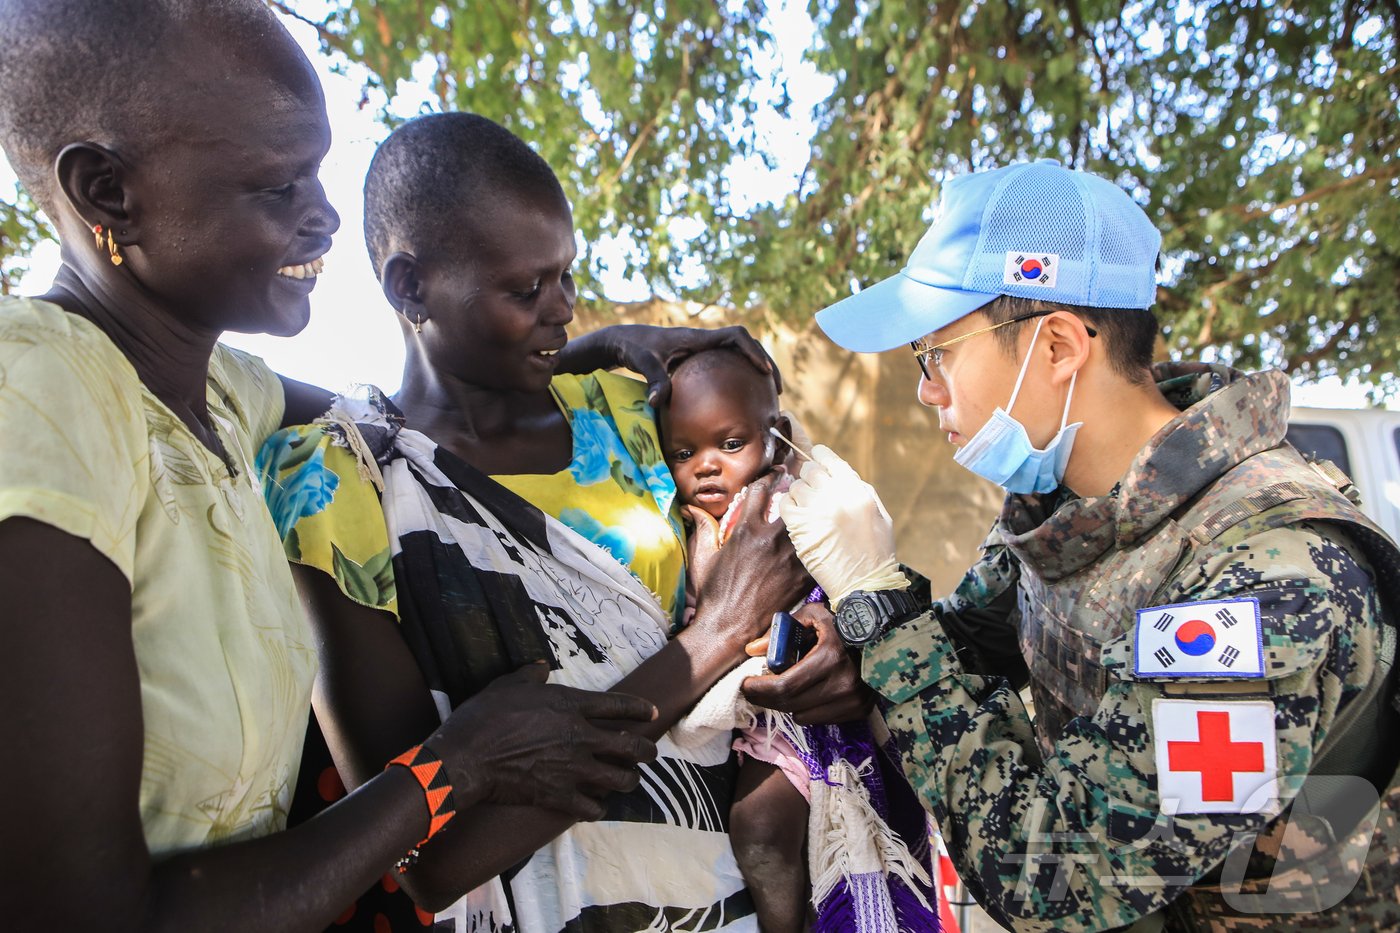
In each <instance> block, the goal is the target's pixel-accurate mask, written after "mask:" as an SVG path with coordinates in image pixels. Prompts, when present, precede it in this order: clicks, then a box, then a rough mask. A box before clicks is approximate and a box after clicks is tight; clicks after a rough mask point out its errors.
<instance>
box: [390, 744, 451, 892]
mask: <svg viewBox="0 0 1400 933" xmlns="http://www.w3.org/2000/svg"><path fill="white" fill-rule="evenodd" d="M395 765H401V766H402V767H405V768H407V769H408V770H409V773H410V774H412V775H413V777H414V778H415V779H416V780H417V781H418V783H419V785H420V786H422V788H423V797H424V799H425V800H426V801H427V804H428V835H426V836H424V837H423V839H422V840H421V841H420V842H419V843H418V845H417V846H414V847H413V848H412V849H410V850H409V852H408V855H406V856H404V857H403V858H401V859H399V861H398V864H397V865H396V866H395V867H396V868H398V870H399V871H400V872H401V873H402V872H403V871H405V870H406V869H407V868H408V866H409V865H412V864H413V862H414V861H415V860H416V859H417V858H418V847H419V846H421V845H423V843H425V842H427V841H428V840H429V839H431V838H433V837H434V836H436V835H437V834H438V833H440V832H442V830H443V827H445V826H446V825H447V824H448V823H450V822H452V818H453V817H454V816H456V815H457V804H456V802H455V801H454V800H453V799H452V782H451V781H450V780H448V778H447V769H446V768H444V767H443V765H442V759H440V758H438V756H437V755H435V754H433V751H432V749H430V748H428V747H427V746H426V745H415V746H414V747H413V748H410V749H409V750H408V751H406V752H404V753H403V754H402V755H400V756H399V757H397V758H395V759H394V760H393V761H391V762H389V763H388V764H387V765H385V766H384V770H385V771H388V770H389V769H390V768H392V767H394V766H395Z"/></svg>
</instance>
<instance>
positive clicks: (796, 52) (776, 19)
mask: <svg viewBox="0 0 1400 933" xmlns="http://www.w3.org/2000/svg"><path fill="white" fill-rule="evenodd" d="M322 5H323V0H304V2H302V3H299V4H298V7H299V8H300V9H301V10H303V11H304V12H305V13H306V14H307V15H308V16H312V17H314V16H316V14H317V10H318V8H319V7H321V6H322ZM804 6H805V5H804V4H803V3H801V2H800V0H784V2H781V3H775V4H772V5H771V6H770V16H771V18H772V20H773V22H772V24H771V25H772V29H771V33H772V35H774V36H775V38H776V50H775V54H774V55H773V57H772V58H771V60H770V61H769V62H767V64H768V66H769V67H771V68H772V69H773V71H774V73H775V75H776V74H786V75H787V76H788V77H789V79H790V80H789V84H788V87H789V90H790V91H791V93H792V94H793V96H794V100H793V104H792V107H791V110H790V112H791V114H793V116H792V117H791V118H789V119H787V120H784V119H780V118H779V117H777V115H776V114H770V115H769V118H768V119H766V120H765V121H764V124H763V125H762V126H761V135H762V137H763V138H764V140H765V142H766V144H767V145H768V147H769V148H770V151H771V152H772V153H774V155H775V156H776V166H775V167H774V168H772V169H769V168H767V167H765V166H764V165H763V164H762V162H761V161H760V159H759V158H758V157H757V156H754V157H753V158H752V159H750V160H748V161H747V162H745V163H742V164H740V165H738V166H736V167H735V168H734V169H733V170H732V172H731V182H732V185H733V190H734V192H735V195H736V201H737V206H741V207H742V206H743V205H744V204H752V203H754V202H757V201H761V200H768V199H770V198H773V197H782V196H784V195H786V194H787V193H788V192H789V191H791V190H793V189H794V188H795V187H796V179H797V173H798V172H800V171H801V168H802V166H803V164H804V163H805V162H806V159H807V141H808V140H809V139H810V138H811V134H812V130H813V123H812V121H811V119H810V117H809V114H810V112H811V108H812V107H813V106H814V105H816V104H817V103H818V102H819V101H820V100H821V98H822V97H823V96H824V94H825V93H826V89H825V86H824V85H823V82H822V81H821V80H819V79H817V78H816V76H815V74H814V72H813V70H812V68H811V66H810V65H808V64H807V63H804V62H803V61H802V50H803V48H805V47H806V45H807V42H808V39H809V37H810V35H811V29H812V25H811V21H810V19H808V18H807V14H806V12H805V9H804ZM286 22H287V26H288V28H289V29H291V31H292V33H293V35H295V36H296V37H297V39H298V41H300V42H301V44H302V47H303V48H304V49H305V50H306V53H307V55H308V56H309V57H310V58H311V60H312V62H313V63H314V64H315V65H316V67H317V70H318V71H319V72H320V75H321V82H322V85H323V86H324V88H325V92H326V108H327V111H328V113H329V117H330V124H331V130H332V134H333V137H334V140H333V143H332V145H331V151H330V153H329V155H328V156H327V157H326V160H325V162H324V163H323V165H322V168H321V180H322V182H323V183H324V185H325V188H326V195H327V197H328V198H329V199H330V201H331V203H332V204H333V205H334V206H335V208H336V210H337V211H339V213H340V217H341V228H340V232H339V233H338V234H337V235H336V237H335V244H334V246H333V247H332V249H331V251H330V253H329V254H328V255H327V257H326V268H325V271H324V272H323V273H322V274H321V276H320V277H319V281H318V282H317V284H316V289H315V291H314V292H313V293H312V296H311V310H312V314H311V323H310V325H309V326H308V327H307V328H306V330H305V331H303V332H302V333H301V334H299V335H298V336H296V337H293V338H290V339H287V338H277V337H268V336H265V335H245V334H228V335H227V336H226V337H225V340H226V342H227V343H229V344H232V345H233V346H236V347H240V348H243V349H246V350H249V351H251V352H253V353H256V354H258V355H259V356H261V357H263V358H264V359H265V360H266V361H267V362H268V364H269V365H271V366H272V367H273V368H274V369H276V370H278V371H279V372H282V373H285V374H287V375H289V376H292V377H294V378H297V379H302V380H305V381H307V382H311V383H314V384H316V385H321V386H325V387H326V388H329V389H337V390H338V389H343V388H345V387H347V386H348V385H350V384H352V383H354V382H370V383H374V384H376V385H378V386H380V387H382V388H384V389H386V390H388V391H393V390H395V389H396V388H397V387H398V385H399V380H400V371H401V369H402V367H403V344H402V341H401V340H400V338H399V331H398V327H397V325H395V323H394V321H393V311H392V309H391V308H390V307H389V305H388V304H387V302H385V300H384V298H383V295H382V293H381V291H380V289H379V283H378V282H377V281H376V279H375V277H374V273H373V271H372V270H371V268H370V263H369V256H368V254H367V253H366V252H365V246H364V240H363V237H362V236H361V229H362V222H363V213H362V210H361V195H360V189H361V184H362V182H363V180H364V176H365V172H366V170H367V169H368V167H369V161H370V157H371V156H372V155H373V154H374V149H375V146H376V145H377V144H378V142H379V141H380V140H381V139H383V138H384V136H386V135H387V133H388V130H387V129H386V128H385V127H384V126H383V125H382V124H380V123H378V122H377V121H376V120H375V113H376V112H377V110H378V109H379V106H380V104H381V103H382V100H381V99H373V98H372V99H371V100H370V102H369V104H368V105H366V106H364V107H363V108H362V107H361V106H360V100H361V95H362V88H363V84H362V81H361V77H362V76H363V71H362V70H361V69H359V68H358V67H356V66H353V65H351V66H348V67H345V68H343V69H342V70H344V71H345V72H346V73H345V74H336V73H335V72H333V71H332V69H331V62H330V60H329V59H328V58H327V57H325V56H323V55H321V53H320V52H319V50H318V48H317V45H316V37H315V32H314V30H313V29H312V28H311V27H309V26H307V25H305V24H302V23H298V22H295V21H292V20H286ZM760 64H764V63H760ZM429 100H430V98H429V95H428V92H427V90H426V86H425V85H424V84H422V83H416V82H415V83H413V84H406V85H402V86H400V88H399V93H398V94H397V96H396V97H395V99H394V105H393V110H394V112H395V113H397V114H400V115H403V116H409V115H412V114H414V113H416V112H418V111H419V109H420V107H421V106H422V105H424V104H425V103H427V102H428V101H429ZM13 183H14V178H13V175H12V173H11V172H10V169H9V166H8V164H6V163H5V162H3V161H0V188H8V187H9V186H11V185H12V184H13ZM911 246H912V244H911ZM617 265H619V264H616V263H615V264H614V266H615V267H616V266H617ZM57 266H58V246H57V244H55V243H44V244H42V245H41V246H40V247H39V248H38V249H37V250H36V251H35V253H34V255H33V256H32V257H31V258H30V263H29V270H28V272H27V274H26V275H25V276H24V278H23V279H22V280H21V283H20V293H21V294H39V293H42V292H44V291H46V290H47V288H48V284H49V282H50V281H51V280H52V278H53V274H54V271H55V269H56V268H57ZM602 284H603V287H604V290H605V292H606V294H607V295H608V296H609V297H611V298H613V299H615V300H619V301H625V300H636V299H638V298H641V297H645V295H646V293H647V290H646V288H645V285H644V283H640V282H627V281H623V280H621V279H616V278H614V279H613V280H611V281H610V280H608V279H606V278H605V279H604V280H603V282H602ZM911 401H912V399H911ZM1294 404H1296V405H1309V406H1317V407H1333V408H1360V407H1366V399H1365V387H1364V386H1359V385H1350V386H1343V385H1341V384H1340V383H1338V382H1337V381H1336V380H1331V381H1330V382H1324V383H1322V384H1319V385H1312V386H1297V387H1295V390H1294Z"/></svg>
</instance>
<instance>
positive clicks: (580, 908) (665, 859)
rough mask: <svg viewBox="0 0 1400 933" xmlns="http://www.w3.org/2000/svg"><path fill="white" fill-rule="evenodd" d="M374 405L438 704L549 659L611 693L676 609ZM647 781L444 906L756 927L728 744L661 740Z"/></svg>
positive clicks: (464, 921)
mask: <svg viewBox="0 0 1400 933" xmlns="http://www.w3.org/2000/svg"><path fill="white" fill-rule="evenodd" d="M385 414H386V413H385V411H384V410H383V408H382V407H378V406H375V405H373V404H370V405H367V406H363V407H361V406H356V407H355V409H354V410H352V411H346V410H342V411H340V412H337V413H336V416H337V420H342V423H343V421H354V422H356V424H357V426H358V427H360V434H361V436H362V437H363V438H364V439H365V441H366V442H367V443H368V445H369V448H370V450H369V451H367V452H370V453H373V455H374V457H375V459H376V461H377V462H378V464H379V468H380V471H381V472H382V474H383V480H384V489H383V496H382V501H383V506H384V512H385V517H386V520H387V524H388V530H389V537H390V547H391V549H392V552H393V561H394V575H395V578H396V580H397V589H398V595H399V613H400V620H401V623H402V625H403V629H404V636H405V638H406V639H407V640H408V642H409V645H410V647H411V648H412V649H413V652H414V654H415V656H416V657H417V660H418V662H419V664H420V666H421V667H422V668H423V671H424V674H425V676H426V678H427V680H428V684H429V686H430V688H431V689H432V690H433V696H434V699H435V701H436V702H437V705H438V710H439V712H440V713H443V714H445V713H446V712H447V711H448V710H450V709H451V708H452V707H453V706H454V705H456V704H458V703H460V702H462V701H463V700H464V699H466V698H467V697H468V696H470V695H471V694H472V693H474V692H475V691H477V690H479V689H481V688H482V687H483V686H485V684H487V683H489V682H490V681H491V680H492V679H493V678H495V677H497V676H499V675H500V674H502V673H504V672H506V671H509V670H513V669H515V668H517V667H519V666H520V665H522V664H526V663H529V662H531V661H537V660H545V661H547V662H548V663H549V665H550V668H551V673H550V677H549V679H550V681H551V682H553V683H561V684H566V685H569V686H573V687H579V688H584V689H591V690H602V689H607V688H609V687H611V686H613V685H614V684H616V683H617V682H618V681H619V680H621V679H622V678H623V677H624V676H625V675H627V674H628V673H629V672H630V671H632V670H633V669H634V668H636V667H637V666H638V665H639V664H641V663H642V662H643V661H644V660H646V659H647V658H648V657H650V656H651V655H652V654H654V653H655V652H656V651H658V650H659V649H660V648H661V647H662V646H663V645H664V644H665V643H666V640H667V637H668V632H669V629H670V618H669V617H668V616H667V615H666V614H665V613H663V611H662V609H661V606H660V605H659V604H658V603H657V600H656V598H655V597H654V596H653V595H652V594H651V593H650V592H649V591H648V590H647V589H646V587H644V586H643V585H642V584H641V583H639V582H638V581H637V579H636V578H635V577H633V576H632V574H630V573H629V572H628V571H627V570H626V568H624V567H623V566H622V565H621V564H619V563H618V562H617V561H616V560H614V559H613V558H612V557H611V556H610V555H608V554H607V552H605V551H604V550H602V549H601V548H599V547H598V546H597V545H595V544H593V543H592V542H590V541H588V540H587V539H585V538H583V537H581V536H580V535H578V534H577V533H575V532H574V531H572V530H570V529H569V528H568V527H566V526H565V525H563V524H562V523H560V522H558V521H557V520H555V519H554V518H552V517H551V516H549V515H547V514H546V513H544V512H542V511H541V510H539V509H537V508H535V507H534V506H533V505H531V504H530V503H528V502H526V501H525V500H524V499H521V498H520V497H519V496H517V495H515V494H514V493H513V492H511V491H509V490H507V489H506V488H505V487H503V486H501V485H500V484H498V483H496V482H494V481H493V480H491V479H490V477H488V476H486V475H484V474H482V473H481V472H479V471H477V470H476V469H475V468H473V467H471V466H470V465H468V464H467V463H465V462H463V461H462V460H460V459H459V458H457V457H456V456H454V455H453V454H452V453H450V452H449V451H447V450H445V449H443V448H440V447H438V446H437V445H436V444H435V443H433V441H432V440H430V439H429V438H427V437H426V436H424V435H422V434H420V433H418V432H415V431H410V430H403V429H401V428H400V427H399V425H398V423H396V422H397V419H394V418H392V416H390V417H387V418H386V417H385ZM658 745H659V747H660V755H659V757H658V758H657V760H656V761H655V762H653V763H651V764H648V765H646V766H644V769H643V776H642V782H641V784H640V786H639V787H638V788H637V790H635V791H633V792H632V793H630V794H627V795H615V796H614V797H613V798H612V801H611V803H610V807H609V811H608V813H607V815H606V817H605V818H604V819H602V820H600V821H598V822H593V823H580V824H576V825H575V826H574V827H573V828H571V829H570V830H568V831H567V832H565V833H564V834H563V835H562V836H560V837H559V838H557V839H555V840H554V841H553V842H551V843H550V844H549V845H547V846H545V847H544V848H543V849H540V850H539V851H537V852H536V853H535V854H534V855H533V856H532V857H531V858H530V859H529V860H527V861H526V862H525V863H524V864H522V865H520V866H518V867H517V868H516V869H515V870H513V871H512V872H510V873H508V874H506V875H502V876H501V877H498V878H496V879H494V880H493V881H491V882H490V883H488V884H486V885H483V886H482V887H480V888H478V889H476V890H475V891H472V892H470V893H469V894H468V895H466V896H465V897H464V898H462V899H461V900H460V901H458V902H457V903H456V904H455V905H453V906H452V907H451V908H449V909H448V910H446V911H444V912H442V913H440V914H438V916H437V927H438V928H439V929H452V930H457V931H463V933H467V931H470V933H475V931H520V933H556V931H580V933H583V931H587V933H593V931H608V933H624V931H625V933H635V931H643V930H647V931H651V930H655V931H740V930H744V931H752V930H756V929H757V923H756V920H755V918H754V915H753V905H752V901H751V899H750V897H749V894H748V892H747V891H746V890H745V888H744V882H743V879H742V877H741V876H740V874H739V869H738V866H737V865H736V863H735V861H734V855H733V853H732V851H731V849H730V844H729V837H728V834H727V827H728V820H729V805H730V802H731V799H732V797H733V784H734V778H735V775H736V768H735V766H734V762H733V757H732V753H731V751H730V736H729V735H727V734H723V735H717V736H716V737H715V739H714V740H713V741H710V742H708V743H706V744H705V745H703V746H701V747H698V748H697V747H694V746H687V747H686V748H681V747H680V746H678V745H676V744H674V743H672V742H671V741H670V740H669V739H668V738H666V737H663V738H662V740H661V741H660V742H659V743H658Z"/></svg>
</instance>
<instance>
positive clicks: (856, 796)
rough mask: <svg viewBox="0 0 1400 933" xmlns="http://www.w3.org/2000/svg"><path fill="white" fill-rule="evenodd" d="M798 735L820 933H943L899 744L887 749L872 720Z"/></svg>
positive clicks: (924, 831) (925, 838)
mask: <svg viewBox="0 0 1400 933" xmlns="http://www.w3.org/2000/svg"><path fill="white" fill-rule="evenodd" d="M783 731H784V734H788V732H787V730H786V729H784V730H783ZM797 731H798V732H799V733H800V738H799V737H798V736H794V735H790V734H789V735H788V738H789V740H791V741H792V742H793V745H794V747H795V748H796V749H797V753H798V756H799V757H800V758H801V759H802V762H803V763H804V764H805V765H806V766H807V770H808V773H809V775H810V777H811V779H812V782H813V783H812V801H811V802H812V816H811V818H810V821H809V823H808V827H809V838H808V847H809V853H810V854H809V859H808V863H809V866H810V868H811V883H812V893H813V900H814V903H815V905H816V918H815V921H814V923H813V926H812V930H813V931H814V933H934V931H937V930H938V929H939V924H938V905H937V899H936V898H937V895H936V892H935V888H934V885H933V880H932V879H933V850H932V846H931V843H930V839H929V824H928V817H927V815H926V814H925V813H924V810H923V807H922V806H921V805H920V804H919V801H918V798H917V797H916V796H915V794H914V790H913V788H911V787H910V786H909V783H908V781H907V780H906V779H905V777H904V774H903V773H902V772H901V771H900V770H899V766H898V764H897V761H898V758H897V757H896V753H895V750H894V748H893V745H892V742H887V743H886V745H887V747H886V748H885V749H883V750H882V749H881V748H880V747H879V745H878V744H877V742H876V739H875V734H874V732H873V730H872V729H871V727H870V725H869V723H865V722H849V723H843V724H841V725H835V726H799V727H797ZM853 783H858V784H859V785H860V786H859V788H857V787H855V786H851V785H852V784H853Z"/></svg>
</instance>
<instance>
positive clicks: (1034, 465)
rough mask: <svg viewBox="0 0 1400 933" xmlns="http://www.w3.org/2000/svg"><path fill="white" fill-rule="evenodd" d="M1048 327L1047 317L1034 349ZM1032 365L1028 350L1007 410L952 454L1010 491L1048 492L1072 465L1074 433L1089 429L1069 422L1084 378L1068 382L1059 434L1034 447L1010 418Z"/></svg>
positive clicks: (1037, 327) (997, 413) (1037, 328)
mask: <svg viewBox="0 0 1400 933" xmlns="http://www.w3.org/2000/svg"><path fill="white" fill-rule="evenodd" d="M1044 323H1045V319H1044V318H1041V319H1040V321H1039V322H1038V323H1037V324H1036V325H1035V334H1034V336H1032V337H1031V347H1032V349H1033V348H1034V347H1035V341H1036V339H1037V338H1038V337H1039V336H1040V328H1041V325H1043V324H1044ZM1030 361H1031V354H1030V351H1029V350H1028V351H1026V359H1025V361H1024V362H1022V363H1021V372H1020V374H1019V375H1018V376H1017V377H1016V387H1015V388H1013V389H1012V390H1011V401H1010V402H1009V403H1008V404H1007V406H1006V410H1003V409H1001V408H998V409H997V410H996V411H995V412H993V413H992V417H991V418H989V419H988V420H987V423H986V424H984V425H982V427H981V428H980V429H979V430H978V431H977V433H976V434H974V435H972V437H971V438H970V439H969V440H968V442H967V443H966V444H964V445H963V446H962V449H961V450H959V451H958V452H957V453H956V454H954V455H953V460H954V462H956V463H959V464H961V465H962V466H964V467H966V468H967V469H969V470H971V471H972V472H974V473H976V474H977V475H978V476H981V477H983V478H984V479H989V480H991V481H992V482H994V483H996V484H997V485H998V486H1000V487H1001V488H1003V489H1005V490H1006V491H1007V492H1014V493H1032V492H1035V493H1046V492H1053V491H1054V490H1055V489H1056V488H1058V487H1059V485H1060V483H1061V482H1062V481H1063V480H1064V478H1065V468H1066V467H1067V466H1069V454H1070V450H1071V449H1072V448H1073V447H1074V435H1075V434H1077V433H1078V432H1079V429H1080V428H1081V427H1083V425H1084V422H1082V421H1076V422H1075V423H1074V424H1071V425H1066V424H1065V422H1066V421H1068V420H1069V403H1070V400H1071V399H1072V398H1074V380H1075V378H1076V377H1077V376H1078V375H1079V374H1078V373H1075V374H1074V375H1072V376H1070V378H1069V395H1068V396H1066V398H1065V410H1064V413H1063V414H1061V416H1060V430H1059V431H1057V432H1055V436H1054V437H1052V438H1050V443H1048V444H1046V445H1045V449H1044V450H1036V449H1035V448H1034V447H1033V446H1031V439H1030V435H1028V434H1027V433H1026V427H1025V425H1023V424H1021V422H1019V421H1017V420H1016V419H1015V418H1013V417H1011V415H1010V414H1009V410H1010V409H1012V408H1015V407H1016V396H1018V395H1019V394H1020V393H1021V383H1022V382H1023V381H1024V380H1025V378H1026V369H1027V368H1028V367H1029V365H1030Z"/></svg>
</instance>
